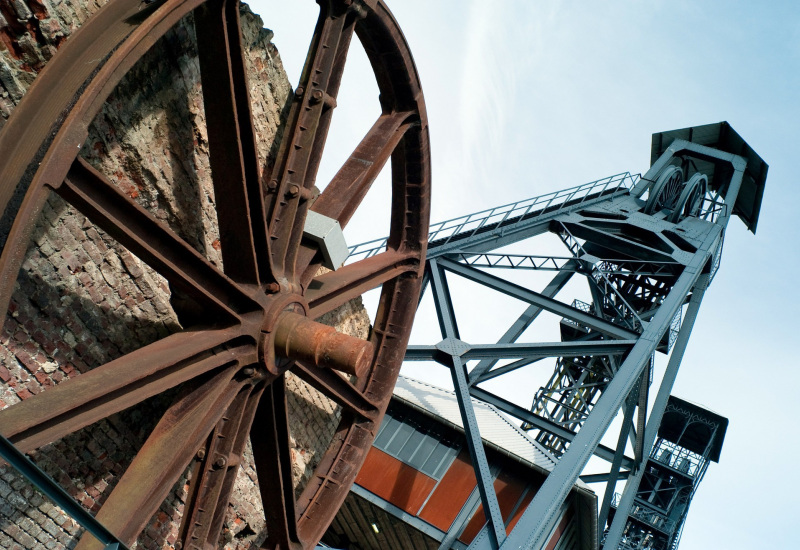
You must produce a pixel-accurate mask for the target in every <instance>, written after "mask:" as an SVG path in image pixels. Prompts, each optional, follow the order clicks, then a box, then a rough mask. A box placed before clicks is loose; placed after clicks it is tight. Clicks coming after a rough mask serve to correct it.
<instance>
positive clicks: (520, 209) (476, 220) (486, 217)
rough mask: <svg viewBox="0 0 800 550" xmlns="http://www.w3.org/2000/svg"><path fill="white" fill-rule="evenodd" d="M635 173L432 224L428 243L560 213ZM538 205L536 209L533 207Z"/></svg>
mask: <svg viewBox="0 0 800 550" xmlns="http://www.w3.org/2000/svg"><path fill="white" fill-rule="evenodd" d="M639 178H640V176H639V175H638V174H631V173H630V172H623V173H621V174H615V175H613V176H608V177H606V178H602V179H599V180H596V181H592V182H589V183H584V184H581V185H577V186H575V187H571V188H569V189H562V190H560V191H554V192H552V193H547V194H545V195H539V196H538V197H532V198H529V199H524V200H521V201H517V202H513V203H510V204H504V205H502V206H495V207H494V208H489V209H487V210H481V211H480V212H475V213H473V214H468V215H466V216H459V217H457V218H453V219H450V220H446V221H443V222H439V223H435V224H433V225H432V226H431V227H430V231H429V232H428V242H429V243H434V242H435V243H436V245H437V246H441V245H443V244H447V243H448V242H450V241H452V240H453V239H454V238H456V237H458V238H465V237H468V236H472V235H475V234H476V233H478V232H480V231H482V230H486V229H487V228H488V227H491V228H493V229H498V228H500V227H506V228H508V227H512V226H513V225H514V224H516V223H519V222H522V221H526V220H529V219H531V218H533V217H536V216H539V215H542V214H554V213H557V212H560V211H561V210H562V209H563V208H565V207H566V206H576V205H579V204H582V203H583V202H584V201H586V199H588V198H590V197H593V196H597V195H608V194H610V193H613V192H616V191H619V190H623V189H624V190H626V191H627V190H630V189H632V188H633V187H634V186H635V185H636V183H637V182H638V181H639ZM537 206H539V208H534V207H537ZM387 241H388V237H383V238H380V239H374V240H372V241H367V242H365V243H361V244H357V245H354V246H351V247H350V256H349V257H348V260H351V261H352V260H353V259H355V258H358V259H364V258H369V257H370V256H374V255H375V254H378V253H380V252H382V251H384V250H385V249H386V243H387Z"/></svg>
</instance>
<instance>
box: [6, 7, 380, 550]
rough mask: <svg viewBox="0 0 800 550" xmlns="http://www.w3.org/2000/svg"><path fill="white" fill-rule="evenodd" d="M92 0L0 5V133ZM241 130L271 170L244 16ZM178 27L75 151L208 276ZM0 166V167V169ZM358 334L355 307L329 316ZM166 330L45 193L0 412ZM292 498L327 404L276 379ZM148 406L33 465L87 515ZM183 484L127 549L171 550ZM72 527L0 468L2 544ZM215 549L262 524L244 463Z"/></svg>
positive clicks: (77, 222)
mask: <svg viewBox="0 0 800 550" xmlns="http://www.w3.org/2000/svg"><path fill="white" fill-rule="evenodd" d="M104 3H105V2H104V0H95V1H86V0H60V1H58V0H0V129H2V126H3V124H4V123H5V120H6V119H7V118H8V116H9V115H10V114H11V112H13V110H14V106H15V105H16V104H17V103H18V102H19V100H20V99H21V98H22V96H23V95H24V93H25V90H26V89H27V88H28V87H29V86H30V85H31V83H32V82H33V80H34V78H35V76H36V74H37V72H38V71H40V70H41V69H42V67H44V65H45V64H46V63H47V62H48V60H49V59H50V58H51V57H52V56H53V54H54V53H55V51H56V50H57V49H58V47H59V45H60V44H61V43H62V42H63V41H64V40H65V39H66V38H67V37H68V36H69V34H70V33H71V32H73V31H74V30H75V29H77V28H78V27H79V26H80V25H81V24H82V23H83V22H84V21H85V20H86V19H87V18H88V17H90V16H91V14H93V13H94V12H96V11H97V10H98V9H99V8H100V7H101V6H102V5H103V4H104ZM243 26H244V37H243V40H244V42H245V43H246V45H247V49H248V52H249V53H248V56H247V61H248V64H249V68H250V86H251V90H250V92H251V97H252V99H253V109H254V113H253V114H254V122H255V126H256V131H257V134H258V136H259V142H260V150H259V155H260V157H261V161H262V165H265V166H267V165H269V164H270V153H271V145H272V143H273V141H274V136H275V135H276V133H277V132H279V128H280V125H281V121H282V116H283V115H284V114H285V112H286V105H287V100H288V97H289V94H290V93H291V87H290V85H289V83H288V81H287V79H286V75H285V73H284V71H283V67H282V65H281V62H280V58H279V56H278V53H277V50H276V49H275V47H274V46H273V45H272V43H271V42H270V39H271V33H270V32H269V31H267V30H265V29H263V28H262V27H263V24H262V22H261V20H260V18H258V17H257V16H253V15H252V14H251V13H250V12H249V9H247V8H246V7H245V8H243ZM207 150H208V145H207V136H206V132H205V117H204V112H203V106H202V97H201V91H200V84H199V68H198V63H197V58H196V51H195V37H194V30H193V24H192V21H191V16H189V17H188V18H187V20H184V21H182V22H181V23H180V24H179V25H178V26H176V27H175V28H174V29H173V30H171V31H170V32H169V33H167V35H166V36H165V37H164V38H163V39H161V40H160V41H159V42H158V43H157V45H156V46H155V47H154V48H153V50H151V52H150V53H149V54H148V55H147V56H145V58H144V59H142V60H141V62H140V63H139V64H138V65H137V66H136V67H134V69H133V70H132V71H131V73H130V74H129V75H128V76H127V77H126V78H125V79H124V80H123V81H122V82H121V83H120V85H119V86H118V88H117V89H116V91H115V92H114V93H113V94H112V96H111V97H110V98H109V100H108V102H107V104H106V106H105V107H104V109H103V110H102V112H101V113H100V115H99V116H98V117H97V119H96V120H95V122H94V124H93V125H92V127H91V128H90V132H89V138H88V139H87V142H86V144H85V145H84V147H83V153H82V155H83V156H84V158H86V159H87V160H88V161H89V162H90V163H92V164H93V165H94V166H95V167H97V168H99V169H100V170H101V171H102V172H103V173H105V174H106V175H108V176H109V177H110V178H112V179H113V180H114V182H115V183H116V184H117V185H118V186H119V188H120V189H122V190H123V191H124V192H125V193H127V194H128V195H129V196H130V197H132V198H134V199H135V200H136V201H138V202H139V204H141V205H142V206H143V207H144V208H146V209H148V210H149V211H150V212H152V213H153V214H154V215H155V216H156V217H157V218H159V219H160V220H163V221H164V222H166V223H167V224H168V225H169V226H170V227H171V228H172V229H173V230H175V231H176V232H177V233H178V234H180V235H181V236H183V237H184V239H186V241H187V242H189V243H190V244H191V245H192V246H193V247H195V248H196V249H197V250H198V251H199V252H200V253H202V254H204V255H205V256H206V257H207V258H208V259H209V260H211V261H212V262H214V263H216V264H217V265H221V257H220V254H219V241H218V231H217V227H216V218H215V213H214V208H213V203H214V196H213V189H212V187H211V186H210V182H209V178H208V174H209V167H208V155H207ZM0 162H2V159H0ZM327 322H329V323H331V324H336V325H337V326H339V328H340V330H345V331H348V332H351V333H354V334H360V335H361V336H366V331H367V330H368V327H369V320H368V318H367V317H366V314H365V313H364V311H363V308H360V307H359V304H348V305H347V306H345V307H344V308H343V309H341V310H340V311H338V312H333V313H332V314H330V315H329V316H328V319H327ZM179 329H180V324H179V321H178V319H177V316H176V314H175V312H174V311H173V308H172V306H171V304H170V291H169V287H168V285H167V283H166V281H165V280H164V279H163V278H162V277H161V276H159V275H158V274H157V273H155V272H154V271H153V270H151V269H150V268H149V267H148V266H147V265H145V264H143V263H142V262H141V261H140V260H139V259H138V258H136V257H135V256H134V255H133V254H131V253H130V252H129V251H127V250H126V249H124V248H123V247H122V246H120V245H119V244H118V243H116V242H115V241H113V239H111V238H109V237H108V236H107V235H105V234H104V233H103V232H102V231H101V230H100V229H98V228H97V227H95V226H94V225H93V224H92V223H91V222H89V221H88V220H87V219H86V218H84V217H83V216H82V215H81V214H80V213H78V212H76V211H75V210H74V209H72V208H71V207H70V206H69V205H68V204H66V203H65V202H64V201H62V200H61V199H59V198H58V197H53V198H51V199H50V200H49V201H48V203H47V205H46V207H45V209H44V212H43V213H42V215H41V217H40V219H39V220H38V221H37V224H36V229H35V231H34V235H33V238H32V241H31V243H30V246H29V248H28V252H27V256H26V259H25V262H24V264H23V266H22V269H21V271H20V275H19V279H18V281H17V286H16V288H15V292H14V295H13V297H12V300H11V307H10V310H9V312H8V315H7V316H6V318H5V323H4V324H3V326H2V329H0V382H1V383H2V384H1V385H0V408H4V407H7V406H13V405H14V403H17V402H19V401H20V400H23V399H27V398H30V397H31V396H33V395H35V394H38V393H39V392H42V391H47V389H48V388H49V387H52V386H53V385H55V384H58V383H60V382H62V381H63V380H65V379H68V378H70V377H74V376H79V375H80V373H82V372H85V371H87V370H89V369H92V368H94V367H96V366H98V365H101V364H103V363H105V362H107V361H109V360H111V359H113V358H115V357H119V356H121V355H124V354H125V353H127V352H130V351H131V350H134V349H137V348H139V347H141V346H142V345H145V344H147V343H150V342H152V341H154V340H157V339H159V338H162V337H164V336H165V335H167V334H170V333H172V332H175V331H177V330H179ZM289 389H290V394H289V400H290V410H291V413H290V416H291V424H292V426H291V429H292V435H293V445H294V447H293V449H292V454H293V457H294V458H295V468H294V472H293V473H294V476H295V480H296V483H297V484H298V490H299V489H300V488H301V486H302V483H304V481H305V480H306V479H307V478H308V475H309V473H310V471H311V470H312V469H313V467H314V465H315V464H316V460H318V458H319V457H320V456H321V453H322V451H323V450H324V448H325V447H326V446H327V442H328V441H329V440H330V438H331V437H332V434H333V429H334V428H335V422H336V420H337V419H338V412H337V410H336V407H335V406H334V404H332V403H331V402H330V401H329V400H327V399H325V398H324V397H322V396H321V395H320V394H318V393H317V392H316V391H314V390H313V389H311V388H310V387H308V386H306V385H305V384H304V383H303V382H301V381H299V380H297V379H295V378H293V377H291V376H290V377H289ZM169 399H170V395H161V396H157V397H154V398H152V399H150V400H148V401H147V402H145V403H143V404H141V405H140V406H137V407H135V408H133V409H131V410H128V411H124V412H123V413H120V414H118V415H114V416H113V417H110V418H108V419H107V420H103V421H101V422H98V423H96V424H94V425H92V426H89V427H87V428H85V429H82V430H79V431H77V432H75V433H73V434H71V435H70V436H68V437H65V438H64V439H62V440H60V441H56V442H53V443H51V444H49V445H47V446H45V447H43V448H41V449H39V450H37V451H36V452H34V453H32V455H31V456H32V458H33V459H34V460H35V462H36V463H37V464H38V465H39V466H40V467H42V468H43V469H44V470H45V471H46V472H47V473H49V474H50V475H51V476H52V477H53V478H54V479H56V481H58V482H59V483H60V484H61V486H62V487H64V488H65V489H66V490H67V491H68V492H69V493H70V494H71V495H72V496H74V497H75V498H76V499H77V500H78V501H79V502H81V503H82V504H83V505H84V506H85V507H86V508H87V509H90V510H92V511H97V510H98V509H99V507H100V506H101V505H102V503H103V501H104V500H105V498H107V496H108V494H109V493H110V491H111V490H112V489H113V487H114V486H115V484H116V483H117V481H118V480H119V477H120V475H121V474H122V473H123V472H124V471H125V468H126V467H127V465H128V464H129V463H130V461H131V459H132V458H133V456H134V455H135V453H136V450H137V449H138V448H139V447H140V446H141V445H142V443H143V441H144V440H145V438H146V437H147V434H148V433H149V431H150V430H151V429H152V427H153V425H154V424H155V422H156V420H157V418H158V416H159V413H160V412H161V411H163V410H164V408H165V407H166V406H167V404H168V403H169ZM186 484H187V480H186V478H185V476H184V478H182V479H181V480H179V482H178V483H177V484H176V486H175V487H174V490H173V491H172V492H171V493H170V496H169V497H168V499H167V500H166V501H165V502H164V503H163V504H162V506H161V509H160V511H159V513H157V514H156V516H155V517H154V518H153V519H152V520H151V522H150V524H149V526H148V527H147V529H146V530H145V531H144V532H143V533H142V535H141V536H140V538H139V541H138V547H139V548H146V549H148V550H149V549H156V548H171V547H172V544H173V543H174V542H175V539H176V536H177V529H178V526H179V523H180V517H181V513H182V507H183V500H184V498H185V495H186ZM79 533H80V528H79V527H78V526H77V525H76V524H75V523H74V522H73V521H72V520H71V519H69V518H68V517H67V516H66V515H65V514H64V513H63V512H62V511H61V510H60V509H58V508H57V507H55V506H53V505H52V504H51V503H49V502H48V501H47V500H46V499H45V498H44V497H43V496H42V495H41V494H40V493H39V492H37V491H36V490H35V489H33V488H32V487H31V486H30V485H29V484H28V483H27V482H26V481H25V480H24V479H22V478H21V477H20V476H19V475H17V474H16V473H15V472H14V471H13V470H11V469H10V468H8V467H7V466H0V548H11V549H15V550H17V549H26V550H28V549H37V550H38V549H42V548H47V549H62V548H71V547H73V546H74V544H75V543H76V540H77V539H76V535H78V534H79ZM223 538H224V540H225V542H226V545H225V547H226V548H231V549H233V548H237V549H238V548H250V547H251V544H252V543H253V542H254V541H256V542H259V541H260V540H263V538H264V519H263V510H262V509H261V504H260V499H259V496H258V489H257V486H256V485H255V472H254V469H253V464H252V458H251V457H250V455H249V454H247V455H246V456H245V460H243V461H242V464H241V466H240V471H239V477H238V479H237V482H236V486H235V489H234V495H233V502H232V505H231V506H230V508H229V514H228V518H227V521H226V525H225V529H224V532H223Z"/></svg>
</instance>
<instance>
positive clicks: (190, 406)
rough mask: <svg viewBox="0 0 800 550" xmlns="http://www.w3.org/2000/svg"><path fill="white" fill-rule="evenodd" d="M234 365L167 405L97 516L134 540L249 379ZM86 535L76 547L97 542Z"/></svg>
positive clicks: (118, 533)
mask: <svg viewBox="0 0 800 550" xmlns="http://www.w3.org/2000/svg"><path fill="white" fill-rule="evenodd" d="M237 370H238V366H233V367H229V368H227V369H225V370H223V371H221V372H219V373H217V374H216V375H214V376H213V377H210V378H208V379H207V380H206V381H204V382H203V383H198V384H197V385H196V386H195V387H191V388H186V390H185V391H184V392H183V393H182V395H181V397H180V398H178V399H177V400H176V401H175V403H173V405H172V406H171V407H170V408H169V409H168V410H167V412H166V413H165V414H164V416H163V417H162V418H161V420H160V421H159V423H158V425H157V426H156V427H155V429H154V430H153V433H151V434H150V437H148V438H147V441H146V442H145V444H144V445H143V446H142V448H141V449H140V450H139V452H138V453H137V455H136V457H135V458H134V459H133V461H132V462H131V465H130V466H129V467H128V469H127V470H126V471H125V473H124V474H123V476H122V478H121V479H120V481H119V483H118V484H117V486H116V487H115V488H114V490H113V491H112V492H111V494H110V495H109V497H108V499H107V500H106V502H105V503H104V505H103V507H102V508H101V509H100V511H99V512H98V513H97V519H98V520H99V521H100V522H102V523H103V524H104V525H105V526H106V527H107V528H108V529H109V530H110V531H111V532H112V533H114V534H115V535H116V536H117V537H119V538H120V539H121V540H122V541H123V542H125V543H126V544H129V545H130V544H132V543H133V542H134V540H136V536H137V535H138V534H139V532H140V531H141V530H142V529H143V528H144V527H145V525H147V522H148V521H150V518H152V516H153V514H155V512H156V511H157V510H158V507H159V505H160V504H161V503H162V502H163V500H164V499H165V498H166V497H167V494H169V492H170V491H171V490H172V488H173V486H174V485H175V483H176V482H177V480H178V478H179V477H180V475H181V474H182V473H183V472H184V471H185V470H186V466H187V464H189V461H190V460H191V458H192V456H193V455H194V454H195V453H196V452H197V449H198V448H200V447H201V446H202V444H203V441H205V440H206V439H207V438H208V434H209V433H210V432H211V430H212V429H213V428H214V426H215V425H216V424H217V423H218V422H219V421H220V418H221V417H222V416H223V414H224V413H225V412H226V411H227V409H228V407H229V406H230V404H231V402H232V401H233V400H234V399H235V398H236V396H237V394H239V392H240V391H241V388H242V387H243V386H245V385H249V382H248V381H246V380H236V379H234V375H235V374H236V371H237ZM94 542H95V541H94V539H92V537H91V536H84V537H83V538H82V539H81V542H80V543H79V544H78V546H77V547H76V550H88V549H89V548H92V544H93V543H94Z"/></svg>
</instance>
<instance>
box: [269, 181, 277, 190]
mask: <svg viewBox="0 0 800 550" xmlns="http://www.w3.org/2000/svg"><path fill="white" fill-rule="evenodd" d="M267 189H268V190H269V192H270V193H275V192H276V191H277V190H278V180H269V183H268V184H267Z"/></svg>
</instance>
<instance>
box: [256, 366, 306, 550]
mask: <svg viewBox="0 0 800 550" xmlns="http://www.w3.org/2000/svg"><path fill="white" fill-rule="evenodd" d="M250 441H251V442H252V445H253V460H254V462H255V465H256V472H257V474H258V486H259V489H260V491H261V502H262V503H263V504H264V510H265V515H266V520H267V537H268V538H267V542H266V544H265V546H266V547H268V548H280V549H284V548H293V547H294V546H296V545H297V544H298V543H299V540H298V536H297V510H296V508H295V506H296V504H295V498H294V488H293V486H292V461H291V457H290V454H289V418H288V414H287V410H286V387H285V379H284V377H280V378H278V379H277V380H276V381H275V382H273V383H272V384H270V386H269V387H268V388H267V389H266V390H265V391H264V395H263V396H262V397H261V401H260V402H259V404H258V408H257V410H256V414H255V418H254V419H253V425H252V427H251V429H250Z"/></svg>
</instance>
